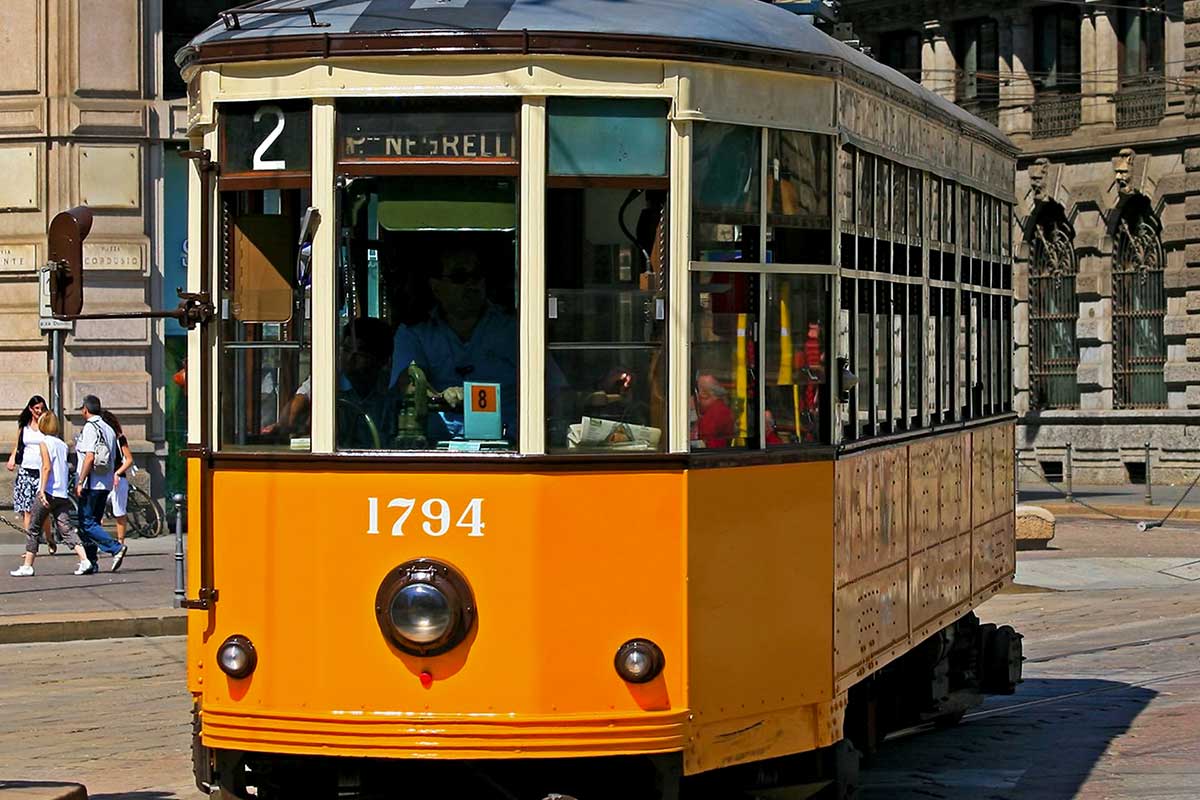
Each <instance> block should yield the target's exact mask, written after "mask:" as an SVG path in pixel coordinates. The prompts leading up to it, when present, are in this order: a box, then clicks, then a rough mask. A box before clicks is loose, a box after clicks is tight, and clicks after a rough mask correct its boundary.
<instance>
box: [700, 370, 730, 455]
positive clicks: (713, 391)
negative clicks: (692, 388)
mask: <svg viewBox="0 0 1200 800" xmlns="http://www.w3.org/2000/svg"><path fill="white" fill-rule="evenodd" d="M728 395H729V393H728V392H726V391H725V387H724V386H722V385H721V382H720V381H718V380H717V379H716V378H714V377H713V376H712V375H701V376H700V377H699V378H697V379H696V410H697V412H698V413H699V415H700V418H699V420H698V421H697V423H696V437H697V438H698V439H700V440H701V441H703V442H704V446H705V447H708V448H719V447H729V446H730V444H731V443H732V441H733V437H734V433H735V430H736V428H735V425H734V422H733V411H732V410H731V409H730V408H729V403H728V402H726V399H725V398H726V397H728Z"/></svg>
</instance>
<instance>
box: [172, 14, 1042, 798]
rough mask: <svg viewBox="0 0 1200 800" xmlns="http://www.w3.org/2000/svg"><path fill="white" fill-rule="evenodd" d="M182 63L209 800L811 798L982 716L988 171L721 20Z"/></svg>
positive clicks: (815, 42)
mask: <svg viewBox="0 0 1200 800" xmlns="http://www.w3.org/2000/svg"><path fill="white" fill-rule="evenodd" d="M178 61H179V64H180V67H181V69H182V70H183V73H184V75H185V77H186V79H187V81H188V85H189V125H190V136H191V140H192V144H191V149H190V151H189V154H188V155H189V156H190V157H191V158H192V166H193V168H192V171H191V181H190V199H191V204H190V207H191V209H192V214H191V220H190V230H189V234H190V237H189V241H190V253H189V259H188V263H189V265H190V267H191V272H190V277H189V280H190V286H189V287H188V288H189V292H190V294H189V295H188V298H189V299H188V303H190V307H189V308H190V310H189V312H188V313H189V322H191V323H193V325H194V327H193V329H192V331H191V334H190V339H189V364H190V365H191V367H190V372H191V375H190V378H191V383H190V385H189V402H190V408H189V413H190V420H189V423H190V430H191V431H192V436H191V441H192V442H193V443H192V444H191V445H190V446H189V458H190V460H189V463H190V471H189V496H190V498H191V502H190V503H189V515H190V516H189V529H190V530H191V531H192V532H193V535H192V536H191V538H190V541H189V545H188V546H189V554H188V559H189V561H188V578H189V587H190V594H189V599H188V601H187V605H188V607H189V608H190V609H191V611H190V613H189V620H188V686H189V688H190V690H191V693H192V696H193V698H194V703H195V733H196V736H195V766H196V773H197V780H198V781H199V783H200V784H201V785H202V786H203V787H205V788H213V789H219V790H220V791H222V792H224V793H225V795H226V796H230V797H249V796H257V797H260V798H264V797H280V796H283V797H296V796H305V797H309V796H328V797H333V796H364V797H373V796H380V797H383V796H387V797H396V796H405V797H407V796H414V797H415V796H440V797H472V798H485V797H493V796H495V797H501V798H532V799H533V800H540V799H541V798H543V797H547V796H550V795H552V794H555V793H557V794H562V795H566V796H569V797H575V798H579V799H580V800H588V798H616V797H620V798H639V797H654V798H674V797H678V796H680V795H681V794H682V796H706V797H734V796H748V795H746V794H745V793H747V792H749V793H751V794H752V793H753V792H754V791H758V790H760V789H764V788H769V787H770V786H779V785H785V784H800V783H812V784H813V786H819V785H820V783H821V782H822V781H824V782H826V786H827V788H826V791H829V792H832V793H834V794H835V795H841V796H845V795H847V794H849V793H850V792H851V791H852V780H851V778H850V775H851V766H852V764H853V762H854V753H855V748H853V747H851V746H850V745H849V743H850V742H853V743H854V744H855V745H856V747H857V750H858V751H863V750H866V751H870V749H871V748H872V747H874V744H875V743H876V742H878V741H879V739H880V737H881V736H882V735H883V734H884V733H886V732H887V731H889V730H893V729H896V728H900V727H905V726H910V725H913V724H917V723H921V722H930V721H936V722H955V721H957V720H958V719H959V718H960V717H961V716H962V715H963V713H964V711H966V710H967V709H969V708H970V707H971V706H972V705H974V704H976V703H978V702H979V701H980V699H981V697H982V696H983V695H984V694H986V693H989V692H1000V693H1005V692H1012V691H1013V690H1014V687H1015V685H1016V684H1017V683H1018V682H1019V680H1020V662H1021V645H1020V637H1019V635H1017V634H1016V633H1014V632H1013V631H1012V629H1011V628H999V629H997V628H996V626H994V625H982V624H981V623H980V621H979V619H978V618H977V617H976V616H975V614H974V613H973V609H974V608H975V607H977V606H978V605H979V604H980V603H982V602H983V601H984V600H985V599H987V598H988V597H990V596H992V595H993V594H994V593H995V592H997V591H998V590H999V589H1000V588H1001V587H1003V586H1004V585H1005V583H1006V582H1007V581H1009V580H1010V579H1011V576H1012V574H1013V570H1014V563H1015V562H1014V491H1013V489H1014V463H1013V446H1014V442H1013V432H1014V417H1013V414H1012V405H1011V396H1012V383H1011V373H1012V369H1011V366H1012V365H1011V355H1012V341H1013V339H1012V275H1013V245H1012V232H1013V227H1014V222H1013V219H1012V204H1013V182H1014V164H1015V161H1014V159H1015V156H1016V150H1015V149H1014V147H1013V146H1012V145H1011V143H1010V142H1008V141H1007V140H1006V139H1005V138H1004V137H1003V136H1002V135H1001V134H1000V133H999V132H998V131H997V130H996V129H995V128H993V127H991V126H990V125H988V124H986V123H984V122H981V121H980V120H978V119H976V118H974V117H972V116H970V115H968V114H966V113H965V112H963V111H962V110H960V109H958V108H957V107H955V106H954V105H952V104H950V103H948V102H946V101H944V100H943V99H941V98H939V97H937V96H935V95H934V94H932V93H930V92H928V91H926V90H924V89H922V88H921V87H919V86H917V85H916V84H914V83H911V82H910V81H908V80H906V79H905V78H903V77H902V76H901V75H899V74H898V73H896V72H894V71H892V70H890V69H888V68H886V67H883V66H881V65H879V64H877V63H875V62H874V61H872V60H871V59H869V58H868V57H866V56H865V55H863V54H862V53H860V52H858V51H856V50H853V49H851V48H849V47H846V46H844V45H842V44H840V43H838V42H835V41H833V40H831V39H830V38H828V37H826V36H825V35H824V34H822V33H821V32H819V31H818V30H816V29H815V28H814V27H813V26H811V25H810V24H808V23H807V22H806V21H804V20H803V19H802V18H800V17H798V16H796V15H793V14H791V13H789V12H787V11H785V10H782V9H780V8H778V7H775V6H772V5H770V4H767V3H762V2H757V0H707V2H705V3H702V4H701V3H689V2H682V1H681V0H626V2H619V3H614V2H609V1H607V0H555V2H544V1H539V0H451V1H450V2H431V1H428V0H321V2H316V1H315V0H309V1H308V2H301V1H300V0H266V1H265V2H258V3H253V4H247V5H245V6H242V7H239V8H235V9H232V10H229V11H226V12H222V14H221V18H220V19H219V20H217V21H215V22H214V24H213V26H211V27H210V28H208V29H207V30H206V31H204V32H203V33H202V34H200V35H199V36H198V37H197V38H196V39H195V40H193V41H192V42H191V43H190V44H189V45H188V46H187V47H186V48H185V49H184V50H183V51H181V52H180V54H179V56H178Z"/></svg>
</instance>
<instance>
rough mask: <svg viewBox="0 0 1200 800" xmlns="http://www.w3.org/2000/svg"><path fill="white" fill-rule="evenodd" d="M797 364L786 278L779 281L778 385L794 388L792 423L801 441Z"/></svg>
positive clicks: (789, 291) (789, 296) (790, 291)
mask: <svg viewBox="0 0 1200 800" xmlns="http://www.w3.org/2000/svg"><path fill="white" fill-rule="evenodd" d="M795 363H796V350H795V346H794V345H793V344H792V284H791V283H790V282H789V281H788V280H787V279H786V278H784V279H782V280H780V281H779V380H778V381H777V382H776V384H777V385H778V386H791V387H792V422H793V426H794V428H795V431H796V438H797V439H799V438H801V437H800V387H799V386H797V385H796V376H795V374H794V373H793V371H792V368H793V365H794V364H795ZM776 422H778V420H777V421H776Z"/></svg>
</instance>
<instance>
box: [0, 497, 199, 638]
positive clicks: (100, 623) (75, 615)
mask: <svg viewBox="0 0 1200 800" xmlns="http://www.w3.org/2000/svg"><path fill="white" fill-rule="evenodd" d="M0 513H3V512H0ZM16 539H18V535H17V534H16V533H15V532H14V531H10V530H9V529H7V528H0V644H9V643H16V642H47V641H69V640H74V639H100V638H109V637H116V636H174V635H180V634H182V633H184V632H185V627H186V615H185V612H184V611H183V610H182V609H176V608H174V607H173V602H174V590H175V537H173V536H171V535H165V536H160V537H159V538H157V539H129V540H128V541H127V544H128V545H129V555H128V556H126V558H125V563H124V564H123V565H122V567H121V571H120V572H116V573H114V572H110V571H109V567H110V565H111V563H112V561H111V559H110V558H108V557H107V556H101V557H100V569H101V572H100V573H98V574H96V575H79V576H77V575H73V574H72V573H73V572H74V571H75V566H76V564H77V563H78V559H76V557H75V554H74V553H73V552H70V551H68V550H65V549H61V548H60V549H59V552H58V555H55V556H51V555H47V554H46V551H45V548H43V549H42V552H41V553H40V554H39V555H38V559H37V561H36V562H34V569H35V570H36V574H35V575H34V576H33V577H32V578H14V577H12V576H10V575H9V574H8V571H9V570H10V569H13V568H15V567H16V566H17V565H18V564H20V562H21V554H22V553H24V552H25V545H24V543H23V540H21V542H17V541H15V540H16Z"/></svg>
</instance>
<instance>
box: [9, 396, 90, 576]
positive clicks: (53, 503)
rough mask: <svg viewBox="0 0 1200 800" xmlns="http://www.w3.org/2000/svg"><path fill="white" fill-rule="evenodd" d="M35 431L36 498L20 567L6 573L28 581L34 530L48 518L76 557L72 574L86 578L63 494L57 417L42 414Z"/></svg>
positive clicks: (62, 454)
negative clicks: (37, 438) (37, 437)
mask: <svg viewBox="0 0 1200 800" xmlns="http://www.w3.org/2000/svg"><path fill="white" fill-rule="evenodd" d="M38 432H39V433H41V434H42V440H41V442H40V443H39V444H38V450H39V453H40V455H41V469H40V471H39V474H38V483H37V492H36V495H37V496H36V498H35V500H34V503H33V511H32V513H31V514H30V518H29V525H27V526H26V527H25V561H24V562H23V563H22V564H21V566H19V567H17V568H16V569H14V570H13V571H12V572H10V573H8V574H9V575H12V576H13V577H14V578H29V577H32V576H33V559H34V558H36V557H37V549H38V531H39V530H40V529H41V527H42V523H43V522H45V521H46V519H47V518H50V519H51V520H53V522H54V527H55V528H57V529H58V538H59V541H61V542H62V543H63V544H65V545H66V546H67V547H71V548H74V550H75V554H76V555H78V556H79V567H78V568H77V569H76V570H75V574H76V575H86V574H87V573H88V572H90V571H91V569H92V562H91V561H89V560H88V557H87V554H86V552H85V551H84V549H83V543H82V542H80V541H79V536H78V534H76V533H75V526H74V525H73V524H72V523H71V501H70V500H69V499H68V496H69V495H68V492H67V444H66V442H64V441H63V440H62V439H60V438H59V436H60V434H61V433H62V428H61V426H60V425H59V423H58V417H56V416H54V415H53V414H52V413H50V412H49V411H47V412H45V413H43V414H42V415H41V418H40V419H39V420H38Z"/></svg>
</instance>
